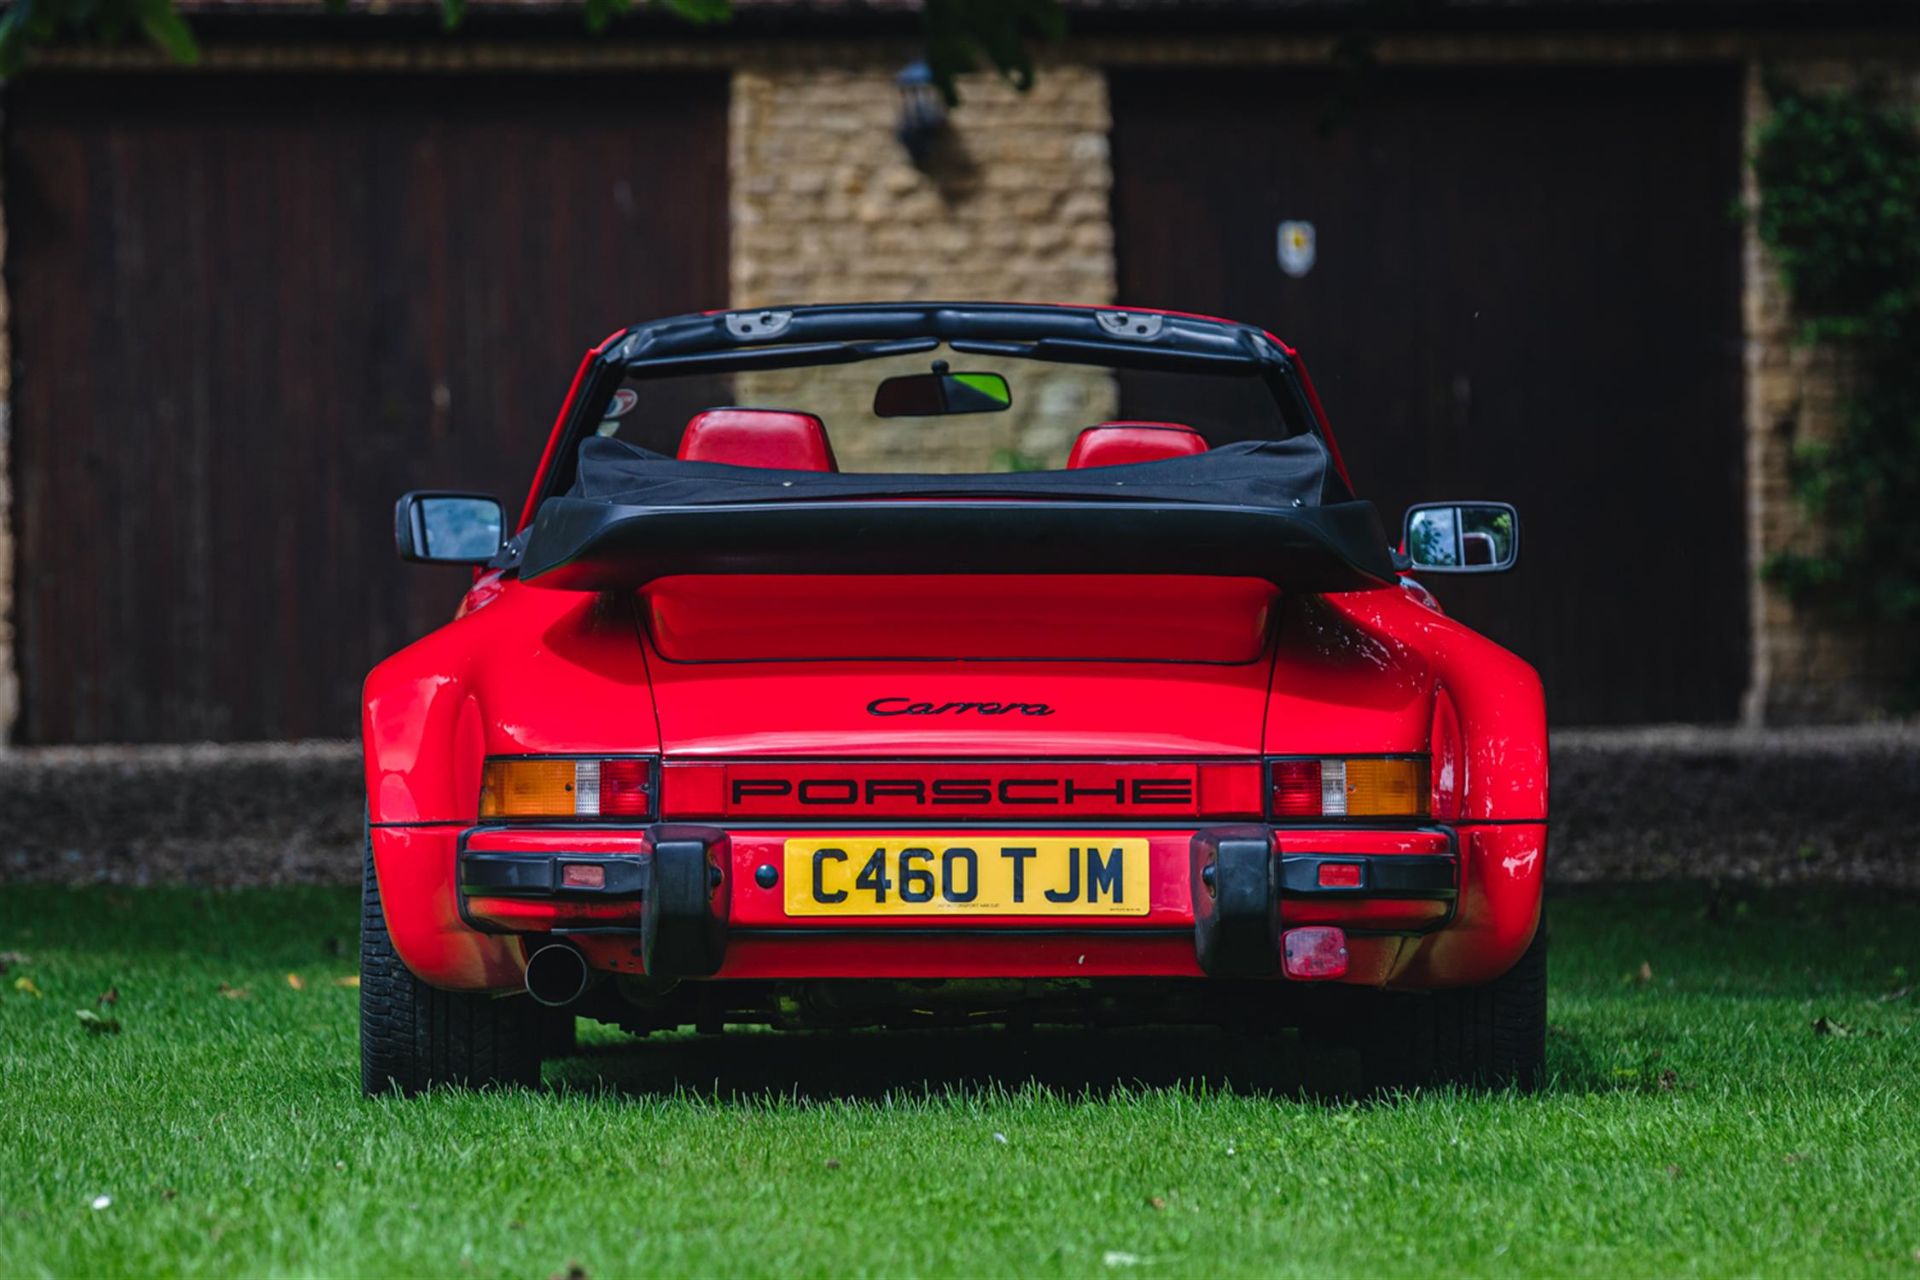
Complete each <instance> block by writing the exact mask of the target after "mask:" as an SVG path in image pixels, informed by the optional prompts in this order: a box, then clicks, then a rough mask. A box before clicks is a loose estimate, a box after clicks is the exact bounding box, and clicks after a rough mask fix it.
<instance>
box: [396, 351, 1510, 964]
mask: <svg viewBox="0 0 1920 1280" xmlns="http://www.w3.org/2000/svg"><path fill="white" fill-rule="evenodd" d="M618 337H619V335H615V337H614V338H612V339H609V340H608V343H607V344H602V347H600V348H596V349H595V350H594V351H593V352H590V353H589V355H588V359H587V363H586V364H584V365H583V366H582V374H581V376H580V377H577V378H576V380H575V383H574V388H573V391H572V393H571V394H570V399H571V397H572V396H578V395H579V394H580V392H581V385H582V380H583V379H584V377H585V375H586V370H587V367H588V366H589V365H591V364H592V362H593V361H594V359H595V358H596V357H597V356H599V355H600V354H601V353H602V352H603V351H605V350H606V349H607V347H608V345H609V344H611V343H613V342H615V341H616V340H617V339H618ZM1289 354H1291V352H1289ZM1313 409H1314V411H1315V413H1316V415H1317V414H1318V413H1319V405H1318V400H1317V398H1315V399H1314V400H1313ZM567 420H568V413H567V412H566V411H563V413H562V415H561V426H558V427H556V429H555V439H554V440H553V441H550V442H549V444H548V447H547V452H546V454H545V456H543V458H542V460H541V470H542V473H544V472H545V470H546V469H547V467H549V466H550V465H551V462H552V459H553V457H554V455H555V452H556V450H557V449H558V448H559V447H560V446H559V443H558V440H559V436H560V435H561V433H562V430H563V429H564V425H565V423H566V422H567ZM1329 440H1330V436H1329ZM1336 457H1337V454H1336ZM539 491H540V489H539V484H538V482H536V486H535V495H534V497H530V499H529V502H528V504H527V508H526V513H525V515H524V516H523V523H525V521H527V520H530V519H531V518H532V516H533V513H534V511H535V508H536V506H537V501H536V499H537V496H538V494H539ZM954 706H958V707H961V708H962V710H960V711H958V712H954V711H951V710H947V711H942V712H939V713H935V714H925V713H922V712H917V711H915V710H913V709H914V708H915V707H936V708H950V707H954ZM1036 707H1044V708H1045V709H1046V711H1045V714H1039V713H1034V714H1028V713H1027V712H1026V711H1023V710H1020V708H1036ZM968 708H971V709H972V710H968ZM981 708H986V710H981ZM1009 708H1011V709H1009ZM363 728H364V735H365V746H366V771H367V774H366V778H367V796H368V808H369V817H370V820H371V824H372V825H371V833H372V842H373V854H374V861H375V865H376V868H377V874H378V879H379V885H380V889H381V894H382V899H383V902H384V905H385V910H386V914H387V921H388V925H389V928H390V930H391V933H392V938H393V943H394V945H395V947H396V948H397V950H398V952H399V954H400V956H401V957H402V959H404V961H405V962H406V964H407V965H408V967H409V968H411V969H412V970H413V971H414V972H415V973H416V974H418V975H419V976H420V977H421V978H422V979H424V980H425V981H427V982H429V983H431V984H433V985H435V986H439V987H443V988H448V989H456V990H493V991H502V992H504V991H509V990H518V989H519V988H520V987H521V985H522V982H523V976H524V970H525V960H526V956H527V955H528V944H529V942H530V941H534V940H545V938H547V937H548V936H550V935H553V934H554V933H556V931H558V932H561V933H565V934H566V935H567V936H569V937H570V938H571V939H572V940H573V941H574V942H575V944H576V945H577V946H579V948H580V949H581V950H582V951H583V952H584V953H585V954H586V956H587V958H588V961H589V963H590V964H591V965H592V966H593V967H594V968H596V969H599V970H603V971H608V972H618V973H632V974H638V973H640V972H642V970H643V967H644V966H643V962H642V959H641V955H642V948H641V947H640V946H639V945H638V931H639V928H640V924H639V908H638V907H637V906H636V905H635V904H633V903H629V902H620V901H605V902H602V901H586V900H579V901H576V900H529V899H524V898H515V897H511V896H502V897H490V896H487V895H485V894H467V895H466V896H464V897H463V894H462V889H461V885H460V883H459V881H460V871H459V866H460V858H461V857H462V855H463V853H469V852H495V851H497V852H504V853H512V852H531V853H553V852H560V853H577V854H595V855H614V856H619V855H628V854H631V855H644V854H645V853H647V852H648V850H649V849H650V848H651V842H652V841H653V840H655V839H657V838H661V837H660V832H661V831H662V830H665V828H657V827H653V826H650V825H649V824H650V823H651V822H665V823H669V824H694V825H697V826H700V827H702V828H705V829H708V830H718V831H719V832H722V833H724V841H723V843H722V844H720V845H719V846H717V849H718V852H717V853H716V855H715V856H716V859H717V860H718V862H719V864H720V865H717V866H716V869H715V876H716V882H717V884H718V889H717V891H716V893H715V900H714V904H713V911H714V914H715V917H716V920H717V921H718V922H719V923H720V924H721V925H722V926H723V927H724V930H725V932H726V936H727V942H726V946H725V953H724V959H723V961H721V963H720V964H719V967H718V970H717V972H716V973H714V974H713V975H712V979H711V980H714V981H726V980H729V979H813V978H906V979H911V978H1004V977H1025V978H1093V977H1118V976H1158V977H1175V978H1201V977H1203V972H1204V971H1203V969H1202V967H1201V965H1200V962H1199V960H1198V958H1197V956H1196V948H1195V942H1194V922H1195V910H1194V895H1195V892H1196V890H1195V884H1196V881H1195V879H1194V877H1193V875H1192V874H1190V871H1191V865H1192V864H1191V862H1190V858H1191V849H1192V848H1193V846H1194V837H1195V833H1196V832H1197V831H1202V830H1203V829H1208V828H1215V827H1232V828H1237V829H1241V830H1245V829H1247V828H1248V826H1249V824H1253V826H1254V827H1255V828H1256V829H1258V830H1261V831H1265V832H1270V833H1271V840H1272V843H1273V848H1274V853H1275V856H1276V857H1278V858H1285V857H1286V856H1288V855H1289V854H1294V853H1299V854H1313V855H1352V856H1370V857H1374V858H1391V857H1399V856H1408V855H1415V856H1423V857H1426V858H1436V857H1453V858H1455V859H1457V861H1456V863H1455V864H1454V866H1455V868H1456V870H1455V871H1454V873H1453V874H1454V885H1453V890H1454V892H1453V893H1452V895H1451V896H1450V897H1448V898H1444V899H1443V898H1436V897H1431V896H1428V897H1413V898H1405V899H1396V898H1392V897H1387V896H1380V895H1377V894H1376V895H1367V896H1358V895H1354V896H1341V895H1338V894H1328V895H1322V896H1313V895H1305V896H1300V897H1288V898H1285V899H1283V900H1282V902H1281V905H1280V914H1281V921H1282V924H1283V926H1287V927H1291V926H1294V925H1319V924H1330V925H1338V926H1340V927H1342V928H1344V929H1345V930H1346V931H1347V936H1348V947H1349V951H1350V961H1349V964H1348V967H1347V971H1346V973H1345V975H1344V977H1343V978H1341V979H1340V980H1341V981H1344V982H1347V983H1353V984H1363V985H1390V986H1404V987H1440V986H1455V985H1470V984H1477V983H1482V982H1486V981H1489V980H1491V979H1493V978H1495V977H1497V976H1499V975H1500V974H1502V973H1503V972H1505V971H1506V970H1507V969H1508V968H1509V967H1510V966H1511V965H1512V964H1513V963H1514V961H1515V960H1516V959H1517V958H1518V957H1519V956H1520V954H1521V952H1522V951H1523V950H1524V949H1525V948H1526V947H1527V945H1528V943H1529V941H1530V940H1531V939H1532V936H1533V933H1534V930H1535V926H1536V923H1537V921H1538V918H1539V909H1540V899H1541V883H1542V871H1543V863H1544V856H1545V850H1546V830H1547V829H1546V820H1547V745H1546V730H1545V712H1544V704H1543V700H1542V694H1541V687H1540V682H1539V679H1538V678H1537V676H1536V675H1535V674H1534V672H1533V670H1532V669H1531V668H1530V667H1529V666H1528V665H1527V664H1526V663H1524V662H1522V661H1521V660H1520V659H1518V658H1516V657H1515V656H1513V655H1512V654H1510V653H1508V652H1506V651H1504V650H1503V649H1501V648H1499V647H1498V646H1496V645H1494V644H1493V643H1491V642H1490V641H1488V640H1486V639H1484V638H1483V637H1481V636H1479V635H1477V634H1475V633H1474V632H1472V631H1470V630H1468V629H1467V628H1466V627H1464V626H1462V625H1460V624H1459V623H1457V622H1455V621H1453V620H1451V619H1449V618H1447V617H1445V616H1444V615H1442V614H1441V613H1440V612H1438V611H1437V609H1436V608H1434V607H1433V606H1432V604H1431V597H1427V596H1425V593H1424V591H1421V590H1420V589H1419V588H1418V587H1417V585H1413V584H1410V585H1409V588H1408V589H1405V590H1402V589H1394V588H1386V589H1380V590H1372V591H1359V592H1353V593H1348V594H1328V595H1301V594H1294V593H1288V592H1284V591H1282V590H1279V589H1277V588H1276V587H1274V586H1272V585H1271V584H1269V583H1267V582H1264V581H1256V580H1252V579H1241V578H1206V577H1180V576H1149V577H1109V576H1086V577H1061V576H1052V577H1039V576H1021V575H1018V574H1010V575H976V576H959V577H955V576H945V577H934V576H928V577H917V576H888V577H853V576H798V577H772V576H733V577H721V576H703V577H679V578H666V579H662V580H658V581H655V582H653V583H650V584H649V585H647V586H645V587H644V588H641V589H639V590H636V591H633V592H631V593H627V594H625V595H619V594H611V595H610V594H606V593H599V594H594V593H581V592H573V591H558V590H542V589H540V588H539V587H537V586H534V585H529V584H523V583H521V582H519V581H518V580H517V579H516V578H515V577H514V576H513V575H512V574H511V573H510V572H509V573H507V574H505V575H504V576H503V575H502V574H501V573H499V572H497V571H496V572H488V573H485V574H482V575H480V576H479V577H478V578H477V579H476V582H475V585H474V587H473V589H472V591H471V592H470V593H469V595H468V596H467V598H466V600H464V601H463V602H462V605H461V610H460V615H459V616H458V617H457V619H456V620H455V621H453V622H451V623H449V624H448V625H446V626H444V627H442V628H441V629H439V630H437V631H435V632H433V633H432V634H430V635H428V636H426V637H425V638H423V639H421V640H419V641H418V642H416V643H414V644H412V645H410V646H408V647H407V648H405V649H403V650H402V651H400V652H399V653H397V654H395V655H394V656H393V657H391V658H389V659H387V660H386V661H385V662H383V663H381V664H380V665H379V666H378V667H377V668H375V669H374V671H373V672H372V674H371V675H370V676H369V677H368V680H367V683H366V692H365V711H364V725H363ZM595 754H604V755H607V756H629V755H636V756H648V757H657V758H658V760H659V775H658V776H659V787H658V796H657V799H658V812H657V815H656V816H655V817H654V818H653V819H650V820H648V821H643V822H634V823H630V824H627V825H624V826H623V825H621V824H619V823H617V822H613V821H602V822H598V823H594V824H580V823H566V822H552V823H545V824H540V823H534V824H528V823H516V824H500V823H482V822H480V821H479V820H478V816H477V815H478V808H477V803H478V800H477V798H478V796H479V793H480V788H481V776H482V769H483V765H484V763H485V762H486V761H487V760H488V759H489V758H493V757H508V756H516V755H595ZM1340 755H1351V756H1409V755H1410V756H1419V757H1426V758H1427V760H1428V761H1429V764H1430V775H1431V779H1432V788H1433V796H1432V797H1431V815H1430V816H1428V817H1423V818H1420V819H1418V820H1408V821H1384V820H1375V821H1358V820H1356V821H1352V822H1348V821H1339V820H1331V819H1323V820H1318V821H1314V822H1306V823H1298V822H1286V821H1281V820H1277V819H1275V818H1273V817H1272V816H1271V815H1270V814H1269V813H1268V809H1267V794H1266V793H1267V785H1266V782H1265V773H1264V769H1265V765H1264V764H1263V762H1264V761H1266V760H1268V759H1270V758H1273V757H1286V756H1310V757H1326V756H1340ZM743 782H744V783H746V784H747V785H745V786H741V785H739V784H741V783H743ZM875 783H878V784H879V786H878V788H877V792H876V789H875V787H874V785H873V784H875ZM803 784H804V785H808V786H811V787H812V788H813V791H812V794H811V795H810V796H809V800H808V803H807V804H806V805H804V806H803V805H802V804H801V803H800V802H799V801H798V800H797V799H790V798H789V797H791V796H793V795H794V792H795V790H796V789H798V788H799V787H801V786H802V785H803ZM934 784H942V786H944V787H945V788H946V791H945V792H944V793H943V794H944V795H945V797H946V803H945V807H942V808H940V809H939V810H938V811H934V810H933V809H931V807H930V806H929V804H928V803H926V802H924V801H923V800H922V799H920V797H924V796H928V795H931V794H933V793H934ZM783 786H784V787H787V788H789V789H788V790H787V791H784V792H783V791H782V790H781V788H782V787H783ZM1156 787H1162V788H1171V790H1161V791H1156V790H1155V788H1156ZM1143 788H1144V789H1143ZM1141 796H1146V797H1156V798H1155V799H1151V800H1148V801H1141V800H1140V797H1141ZM1166 796H1174V797H1175V799H1173V800H1172V801H1171V802H1169V801H1167V800H1166V799H1165V797H1166ZM1063 823H1064V824H1071V825H1067V826H1063V825H1062V824H1063ZM890 824H897V825H890ZM942 824H946V826H947V828H948V829H949V830H955V831H968V832H973V833H975V834H978V833H979V832H980V831H981V830H983V829H987V830H992V831H993V832H994V833H995V834H996V835H1001V836H1007V835H1012V836H1018V835H1022V834H1033V835H1035V836H1036V837H1040V836H1045V835H1060V834H1063V833H1067V832H1070V833H1071V834H1073V835H1075V836H1084V837H1086V838H1088V839H1092V840H1099V839H1106V838H1120V837H1126V836H1133V837H1144V838H1145V839H1146V840H1147V841H1148V843H1149V846H1150V849H1151V859H1150V867H1151V876H1150V902H1149V904H1148V907H1147V910H1146V913H1145V914H1144V915H1132V916H1124V917H1122V916H1103V917H1099V918H1088V919H1077V918H1076V919H1073V920H1071V921H1068V922H1066V923H1065V924H1063V922H1062V921H1061V920H1060V919H1059V918H1058V917H1031V918H1005V917H996V918H994V919H992V920H989V921H985V922H982V921H979V920H977V919H974V920H969V919H966V918H954V917H930V918H924V919H920V918H916V919H912V920H901V919H899V918H894V917H874V918H846V917H835V918H825V919H816V918H811V917H809V918H799V917H792V918H790V917H788V916H787V915H786V914H785V913H784V911H783V906H782V901H783V900H782V890H781V889H780V888H779V887H768V886H766V885H764V884H763V883H761V882H760V881H759V879H758V878H757V877H761V876H764V875H765V874H766V870H765V869H766V868H770V867H771V868H778V867H780V866H781V864H782V858H781V851H782V847H783V845H784V843H785V841H787V840H788V839H789V838H794V837H804V836H810V835H817V834H820V833H823V832H824V833H831V832H835V831H839V830H844V829H847V828H848V827H849V826H850V825H853V826H857V827H858V830H859V832H860V835H861V838H869V837H875V838H884V837H885V836H887V835H896V834H897V835H899V836H901V837H902V838H903V839H910V838H914V837H920V838H924V837H925V836H926V834H927V833H928V832H929V831H938V830H940V829H941V827H942ZM1263 838H1265V837H1263ZM904 925H911V926H912V927H911V928H906V927H903V926H904ZM1274 977H1275V980H1276V981H1279V980H1283V979H1281V978H1280V977H1279V975H1278V974H1275V975H1274Z"/></svg>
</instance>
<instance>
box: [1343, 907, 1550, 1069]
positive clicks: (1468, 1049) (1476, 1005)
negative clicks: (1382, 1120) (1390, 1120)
mask: <svg viewBox="0 0 1920 1280" xmlns="http://www.w3.org/2000/svg"><path fill="white" fill-rule="evenodd" d="M1368 995H1369V996H1370V999H1368V1001H1367V1004H1366V1007H1365V1008H1364V1009H1363V1010H1362V1011H1361V1013H1360V1016H1359V1018H1358V1019H1357V1022H1358V1024H1359V1025H1358V1026H1357V1027H1356V1028H1355V1029H1356V1030H1357V1031H1359V1032H1360V1035H1359V1036H1358V1037H1357V1038H1358V1040H1359V1048H1360V1052H1361V1056H1362V1059H1363V1063H1364V1067H1365V1071H1366V1078H1367V1083H1368V1085H1369V1087H1371V1088H1374V1089H1388V1088H1416V1087H1419V1086H1422V1085H1458V1086H1461V1087H1463V1088H1469V1089H1507V1088H1512V1089H1518V1090H1520V1091H1521V1092H1523V1093H1528V1092H1532V1091H1533V1090H1535V1089H1537V1088H1539V1087H1540V1085H1541V1082H1542V1081H1543V1080H1544V1079H1545V1077H1546V1067H1547V929H1546V925H1545V923H1544V922H1543V923H1542V924H1541V926H1540V928H1539V929H1538V930H1537V931H1536V932H1535V933H1534V935H1533V942H1532V943H1531V944H1529V945H1528V947H1527V949H1526V951H1525V952H1524V953H1523V954H1522V955H1521V957H1520V959H1519V961H1518V962H1517V963H1516V964H1515V965H1514V966H1513V968H1511V969H1509V970H1508V971H1507V972H1506V973H1504V974H1502V975H1501V976H1500V977H1498V978H1495V979H1494V980H1493V981H1492V982H1489V983H1486V984H1485V985H1483V986H1478V987H1456V988H1453V989H1451V990H1446V991H1436V992H1434V993H1433V994H1431V995H1383V994H1379V993H1368Z"/></svg>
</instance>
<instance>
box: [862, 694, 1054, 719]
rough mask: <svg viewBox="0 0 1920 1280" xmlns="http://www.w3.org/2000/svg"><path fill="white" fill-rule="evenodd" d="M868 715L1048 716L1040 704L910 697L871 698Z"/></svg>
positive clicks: (1048, 709)
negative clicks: (936, 700)
mask: <svg viewBox="0 0 1920 1280" xmlns="http://www.w3.org/2000/svg"><path fill="white" fill-rule="evenodd" d="M867 714H868V715H870V716H1012V715H1021V716H1050V715H1052V714H1053V708H1052V707H1050V706H1048V705H1047V704H1046V703H1044V702H916V701H914V700H913V699H912V698H875V699H874V700H873V701H872V702H869V703H868V704H867Z"/></svg>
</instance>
